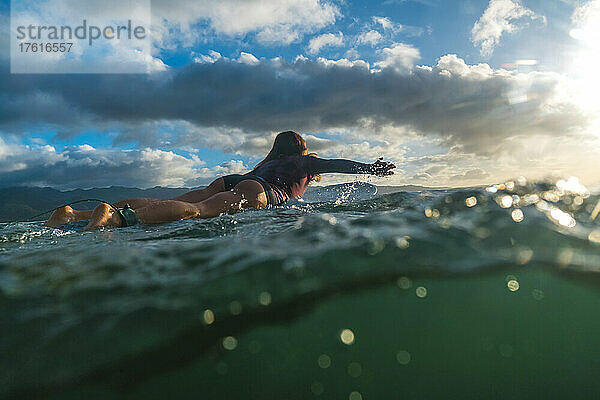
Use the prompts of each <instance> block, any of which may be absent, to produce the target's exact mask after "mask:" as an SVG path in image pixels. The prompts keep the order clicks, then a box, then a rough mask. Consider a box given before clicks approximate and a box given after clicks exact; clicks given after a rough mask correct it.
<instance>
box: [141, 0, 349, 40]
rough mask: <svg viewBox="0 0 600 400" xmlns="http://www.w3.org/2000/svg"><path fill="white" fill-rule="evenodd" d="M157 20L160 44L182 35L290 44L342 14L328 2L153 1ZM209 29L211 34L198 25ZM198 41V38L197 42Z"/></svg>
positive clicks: (294, 0)
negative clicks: (251, 36) (250, 36)
mask: <svg viewBox="0 0 600 400" xmlns="http://www.w3.org/2000/svg"><path fill="white" fill-rule="evenodd" d="M152 13H153V17H154V20H156V21H160V24H161V25H163V26H166V27H167V28H168V29H163V30H162V32H163V33H164V36H163V37H162V38H160V39H159V40H160V42H167V41H169V40H175V41H177V40H179V39H178V37H179V35H181V34H182V33H184V34H185V33H186V32H187V33H189V34H191V35H196V36H198V35H199V36H204V37H208V36H210V35H211V33H215V34H217V35H224V36H227V37H243V36H245V35H247V34H255V35H256V39H257V40H258V41H259V42H261V43H263V44H289V43H292V42H294V41H297V40H299V39H301V38H302V36H303V35H305V34H310V33H313V32H316V31H318V30H319V29H322V28H324V27H326V26H328V25H331V24H333V23H335V21H336V19H337V18H339V17H340V16H341V13H340V10H339V8H338V7H337V6H335V5H334V4H333V3H332V2H330V1H326V0H286V1H284V2H282V1H279V0H219V1H213V0H197V1H189V0H153V1H152ZM198 23H202V24H206V25H208V30H202V29H200V30H199V29H197V27H195V26H194V25H195V24H198ZM196 39H197V38H196Z"/></svg>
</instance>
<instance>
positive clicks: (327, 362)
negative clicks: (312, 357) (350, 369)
mask: <svg viewBox="0 0 600 400" xmlns="http://www.w3.org/2000/svg"><path fill="white" fill-rule="evenodd" d="M317 363H318V364H319V367H321V368H323V369H325V368H329V367H330V366H331V357H329V356H328V355H327V354H321V355H320V356H319V358H318V359H317Z"/></svg>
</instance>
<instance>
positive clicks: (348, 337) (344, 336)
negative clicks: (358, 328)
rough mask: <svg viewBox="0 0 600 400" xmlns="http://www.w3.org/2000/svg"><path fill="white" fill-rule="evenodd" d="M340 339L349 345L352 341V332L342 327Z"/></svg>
mask: <svg viewBox="0 0 600 400" xmlns="http://www.w3.org/2000/svg"><path fill="white" fill-rule="evenodd" d="M340 339H341V340H342V343H344V344H347V345H351V344H352V343H354V332H352V331H351V330H350V329H344V330H343V331H342V333H340Z"/></svg>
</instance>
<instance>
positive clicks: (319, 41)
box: [308, 32, 344, 54]
mask: <svg viewBox="0 0 600 400" xmlns="http://www.w3.org/2000/svg"><path fill="white" fill-rule="evenodd" d="M343 45H344V34H343V33H342V32H338V33H337V34H333V33H324V34H322V35H319V36H316V37H314V38H312V39H310V42H308V52H309V53H310V54H317V53H318V52H319V51H320V50H321V49H322V48H323V47H339V46H343Z"/></svg>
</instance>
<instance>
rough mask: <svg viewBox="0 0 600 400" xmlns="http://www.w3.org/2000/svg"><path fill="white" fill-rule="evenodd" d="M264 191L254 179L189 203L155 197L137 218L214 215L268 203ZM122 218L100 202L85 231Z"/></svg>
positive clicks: (155, 219) (147, 220) (163, 219)
mask: <svg viewBox="0 0 600 400" xmlns="http://www.w3.org/2000/svg"><path fill="white" fill-rule="evenodd" d="M267 203H268V201H267V195H266V193H265V191H264V189H263V187H262V185H261V184H260V183H258V182H256V181H253V180H245V181H242V182H240V183H238V184H237V185H236V186H235V187H234V188H233V189H232V190H230V191H227V192H221V193H217V194H215V195H214V196H212V197H210V198H208V199H206V200H204V201H201V202H199V203H195V204H191V203H186V202H184V201H177V200H158V201H154V202H152V203H150V204H149V205H148V206H146V207H142V208H139V209H137V210H135V212H136V214H137V216H138V218H139V220H140V222H142V223H146V224H156V223H162V222H172V221H179V220H182V219H189V218H213V217H216V216H219V215H221V214H223V213H226V212H235V211H239V210H241V209H245V208H263V207H266V206H267ZM121 223H122V221H121V218H120V216H119V215H118V214H117V213H116V212H115V211H114V209H113V208H112V207H111V206H110V205H108V204H106V203H102V204H100V205H99V206H98V207H96V209H95V210H94V212H93V213H92V216H91V220H90V223H89V224H88V225H87V226H86V227H85V228H84V229H83V230H84V231H88V230H93V229H98V228H101V227H104V226H110V227H120V226H121Z"/></svg>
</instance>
